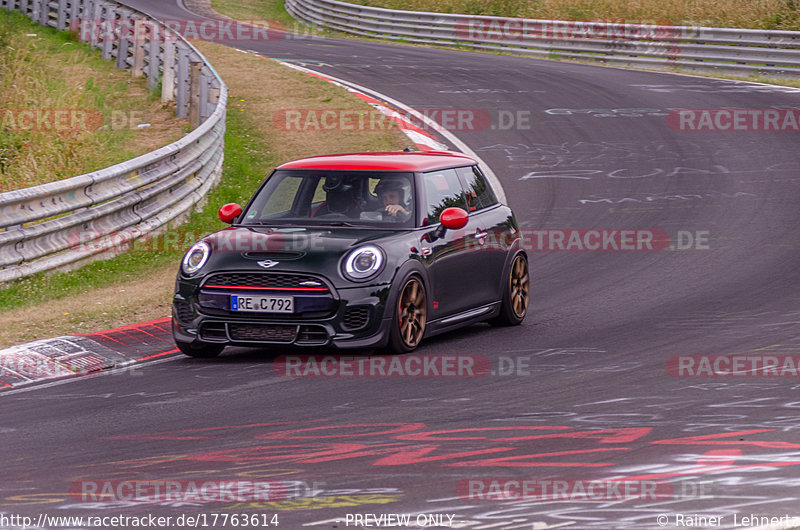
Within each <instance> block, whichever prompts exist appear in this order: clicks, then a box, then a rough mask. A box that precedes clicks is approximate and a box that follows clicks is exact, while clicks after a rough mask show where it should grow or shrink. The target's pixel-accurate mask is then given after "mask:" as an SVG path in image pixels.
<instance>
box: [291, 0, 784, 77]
mask: <svg viewBox="0 0 800 530" xmlns="http://www.w3.org/2000/svg"><path fill="white" fill-rule="evenodd" d="M285 2H286V9H287V11H289V13H291V14H292V16H294V17H295V18H297V19H298V20H300V21H302V22H305V23H308V24H312V25H319V26H323V27H326V28H330V29H334V30H338V31H342V32H345V33H350V34H354V35H362V36H369V37H380V38H384V39H395V40H403V41H408V42H419V43H425V44H439V45H446V46H463V47H469V48H475V49H479V50H490V51H498V52H512V53H520V54H526V55H531V56H534V57H540V58H551V59H552V58H559V59H562V58H563V59H575V60H582V61H586V60H590V61H599V62H602V63H605V64H609V65H614V66H631V67H640V68H642V67H643V68H659V69H669V70H678V69H680V70H685V71H695V72H705V73H720V74H727V75H751V74H761V75H769V76H773V77H787V78H800V31H772V30H753V29H729V28H707V27H691V26H669V25H649V24H618V23H613V22H592V21H585V22H582V21H561V20H539V19H521V18H502V17H489V16H474V15H453V14H446V13H428V12H420V11H394V10H390V9H384V8H378V7H369V6H361V5H354V4H348V3H344V2H339V1H336V0H285Z"/></svg>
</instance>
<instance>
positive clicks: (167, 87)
mask: <svg viewBox="0 0 800 530" xmlns="http://www.w3.org/2000/svg"><path fill="white" fill-rule="evenodd" d="M167 101H175V42H173V41H172V40H171V37H169V36H168V35H164V69H163V71H162V74H161V102H162V103H166V102H167Z"/></svg>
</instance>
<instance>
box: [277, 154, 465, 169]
mask: <svg viewBox="0 0 800 530" xmlns="http://www.w3.org/2000/svg"><path fill="white" fill-rule="evenodd" d="M474 163H475V160H474V159H472V157H469V156H467V155H465V154H463V153H454V152H451V151H423V152H410V153H406V152H404V151H392V152H388V153H348V154H341V155H324V156H312V157H310V158H302V159H300V160H295V161H293V162H287V163H286V164H283V165H282V166H279V168H278V169H353V170H376V171H431V170H434V169H444V168H448V167H456V166H464V165H470V164H474Z"/></svg>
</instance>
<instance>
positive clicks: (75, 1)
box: [67, 0, 81, 29]
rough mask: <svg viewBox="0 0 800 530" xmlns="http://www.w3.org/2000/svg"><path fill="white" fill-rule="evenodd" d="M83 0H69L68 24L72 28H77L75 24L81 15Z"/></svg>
mask: <svg viewBox="0 0 800 530" xmlns="http://www.w3.org/2000/svg"><path fill="white" fill-rule="evenodd" d="M80 9H81V2H80V1H79V0H69V20H68V21H67V24H68V25H69V27H70V29H74V28H75V24H76V23H77V22H78V19H79V18H80V16H81V11H80Z"/></svg>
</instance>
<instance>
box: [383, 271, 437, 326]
mask: <svg viewBox="0 0 800 530" xmlns="http://www.w3.org/2000/svg"><path fill="white" fill-rule="evenodd" d="M412 274H416V275H417V276H419V277H420V279H421V280H422V285H423V287H425V294H426V297H425V303H426V305H427V306H428V307H427V309H428V314H431V311H433V307H432V304H433V296H432V295H431V282H430V278H428V271H427V269H426V268H425V266H424V265H423V264H422V263H421V262H420V261H418V260H416V259H409V260H407V261H406V262H404V263H403V264H402V265H401V266H400V267H399V268H398V269H397V272H396V273H395V275H394V278H392V288H391V289H390V290H389V296H388V298H387V299H386V305H385V306H384V308H383V318H384V319H387V318H392V317H394V306H395V303H397V297H398V296H399V294H400V287H401V285H402V284H403V282H405V281H406V279H407V278H408V277H409V276H411V275H412Z"/></svg>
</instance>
